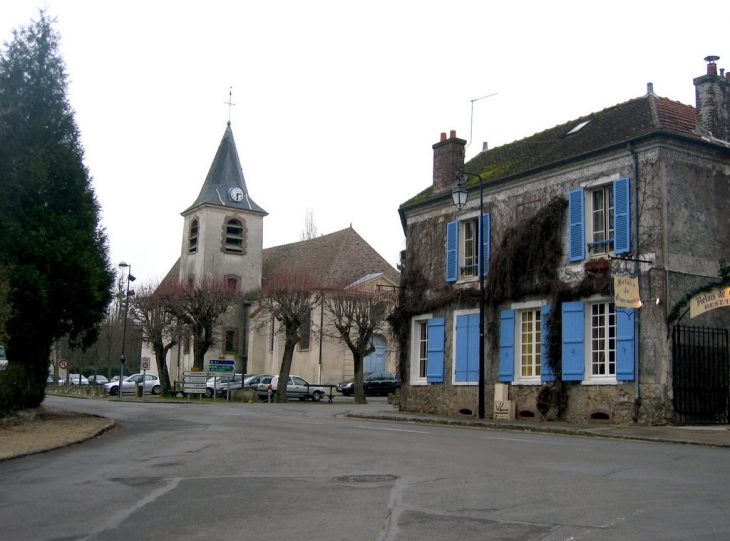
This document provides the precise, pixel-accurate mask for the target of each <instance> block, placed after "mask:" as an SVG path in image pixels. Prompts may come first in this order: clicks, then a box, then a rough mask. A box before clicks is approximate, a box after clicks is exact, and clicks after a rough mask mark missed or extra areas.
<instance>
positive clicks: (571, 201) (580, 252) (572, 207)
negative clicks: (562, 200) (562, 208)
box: [568, 188, 586, 261]
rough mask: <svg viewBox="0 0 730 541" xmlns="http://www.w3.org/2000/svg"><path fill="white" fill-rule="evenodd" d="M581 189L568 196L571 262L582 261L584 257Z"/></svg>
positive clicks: (582, 197)
mask: <svg viewBox="0 0 730 541" xmlns="http://www.w3.org/2000/svg"><path fill="white" fill-rule="evenodd" d="M583 201H584V193H583V189H582V188H581V189H578V190H573V191H571V192H570V193H569V194H568V219H569V222H570V225H569V237H570V238H569V249H570V260H571V261H583V260H584V259H585V257H586V242H585V226H584V219H585V215H584V214H583Z"/></svg>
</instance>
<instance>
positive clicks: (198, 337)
mask: <svg viewBox="0 0 730 541" xmlns="http://www.w3.org/2000/svg"><path fill="white" fill-rule="evenodd" d="M161 294H162V295H163V297H164V299H165V302H166V303H167V310H168V311H169V312H170V313H171V314H172V315H174V316H175V317H177V318H178V319H179V320H180V321H181V322H182V323H184V324H185V325H186V326H187V327H188V328H189V329H190V334H191V335H192V337H193V367H194V368H196V369H198V370H203V369H204V368H205V354H206V353H207V352H208V350H209V349H210V348H211V346H213V344H215V334H214V330H215V328H216V326H217V325H218V323H219V322H220V321H221V318H222V317H223V315H224V314H225V313H226V312H227V311H228V310H229V309H230V308H232V307H233V306H235V305H236V304H237V303H238V302H240V301H241V300H242V295H241V293H240V292H239V290H238V288H237V287H236V286H233V285H231V284H230V283H229V282H228V281H227V280H226V279H225V278H211V277H208V276H202V277H199V278H195V279H193V278H191V279H190V280H188V281H182V282H179V283H178V284H176V285H175V286H170V287H167V288H166V289H165V291H163V292H161Z"/></svg>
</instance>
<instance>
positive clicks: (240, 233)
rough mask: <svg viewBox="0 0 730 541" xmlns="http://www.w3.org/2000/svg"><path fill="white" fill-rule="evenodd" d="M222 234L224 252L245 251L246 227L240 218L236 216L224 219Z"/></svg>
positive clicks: (241, 253) (236, 252) (239, 252)
mask: <svg viewBox="0 0 730 541" xmlns="http://www.w3.org/2000/svg"><path fill="white" fill-rule="evenodd" d="M224 235H225V236H224V244H223V251H224V252H226V253H228V254H240V255H243V254H245V253H246V243H245V240H246V227H245V225H244V223H243V222H242V221H241V220H239V219H237V218H230V219H228V220H226V223H225V225H224Z"/></svg>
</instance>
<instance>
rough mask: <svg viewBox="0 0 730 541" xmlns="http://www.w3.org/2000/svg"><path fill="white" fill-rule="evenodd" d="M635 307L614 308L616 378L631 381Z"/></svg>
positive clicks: (632, 376)
mask: <svg viewBox="0 0 730 541" xmlns="http://www.w3.org/2000/svg"><path fill="white" fill-rule="evenodd" d="M635 317H636V309H635V308H616V379H617V380H618V381H633V380H634V378H635V375H634V358H635V357H634V355H635V351H634V328H635V327H634V318H635Z"/></svg>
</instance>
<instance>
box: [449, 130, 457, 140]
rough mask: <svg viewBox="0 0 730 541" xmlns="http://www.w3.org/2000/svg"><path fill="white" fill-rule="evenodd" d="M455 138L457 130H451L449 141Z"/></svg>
mask: <svg viewBox="0 0 730 541" xmlns="http://www.w3.org/2000/svg"><path fill="white" fill-rule="evenodd" d="M454 137H456V130H451V132H449V139H453V138H454Z"/></svg>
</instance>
